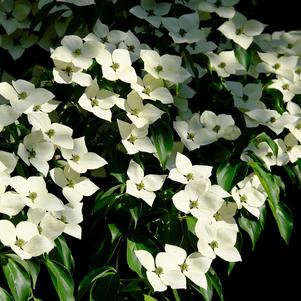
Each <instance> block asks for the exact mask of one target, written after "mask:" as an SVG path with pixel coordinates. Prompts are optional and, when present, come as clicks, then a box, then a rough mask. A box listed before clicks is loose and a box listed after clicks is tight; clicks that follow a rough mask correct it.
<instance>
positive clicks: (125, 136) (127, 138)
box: [117, 119, 156, 155]
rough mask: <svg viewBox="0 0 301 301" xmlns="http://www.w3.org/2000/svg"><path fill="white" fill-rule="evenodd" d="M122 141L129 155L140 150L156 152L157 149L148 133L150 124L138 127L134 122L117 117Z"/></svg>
mask: <svg viewBox="0 0 301 301" xmlns="http://www.w3.org/2000/svg"><path fill="white" fill-rule="evenodd" d="M117 125H118V129H119V133H120V136H121V138H122V140H121V142H122V144H123V146H124V147H125V149H126V151H127V153H128V154H129V155H133V154H136V153H138V152H146V153H154V152H156V149H155V147H154V145H153V144H152V142H151V140H150V138H149V137H148V136H147V134H148V125H145V126H144V127H142V128H137V127H136V126H135V125H134V124H130V123H127V122H125V121H122V120H119V119H117Z"/></svg>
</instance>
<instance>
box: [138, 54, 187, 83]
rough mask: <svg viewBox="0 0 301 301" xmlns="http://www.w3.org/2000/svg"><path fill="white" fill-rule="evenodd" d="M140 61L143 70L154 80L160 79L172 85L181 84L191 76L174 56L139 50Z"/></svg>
mask: <svg viewBox="0 0 301 301" xmlns="http://www.w3.org/2000/svg"><path fill="white" fill-rule="evenodd" d="M140 56H141V59H142V60H143V62H144V70H145V71H146V72H148V73H150V74H151V75H152V76H153V77H155V78H162V79H164V80H167V81H170V82H171V83H173V84H176V83H182V82H184V81H185V80H186V79H188V78H189V77H190V76H191V75H190V73H189V72H188V71H187V70H186V69H185V68H183V67H181V63H182V59H181V57H179V56H176V55H170V54H164V55H162V56H160V55H159V53H158V52H156V51H154V50H141V55H140Z"/></svg>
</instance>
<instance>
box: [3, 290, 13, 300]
mask: <svg viewBox="0 0 301 301" xmlns="http://www.w3.org/2000/svg"><path fill="white" fill-rule="evenodd" d="M0 300H1V301H14V300H13V298H12V297H11V296H10V295H9V293H8V292H7V291H6V290H5V289H4V288H2V287H0Z"/></svg>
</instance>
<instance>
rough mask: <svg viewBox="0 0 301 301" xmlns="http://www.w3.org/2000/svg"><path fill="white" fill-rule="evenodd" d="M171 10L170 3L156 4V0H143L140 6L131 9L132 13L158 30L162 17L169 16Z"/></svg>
mask: <svg viewBox="0 0 301 301" xmlns="http://www.w3.org/2000/svg"><path fill="white" fill-rule="evenodd" d="M170 8H171V4H170V3H166V2H160V3H156V1H155V0H141V3H140V5H136V6H134V7H132V8H131V9H130V13H132V14H133V15H134V16H136V17H137V18H139V19H143V20H145V21H147V22H149V23H150V24H152V25H153V26H154V27H156V28H158V27H159V26H160V24H161V16H164V15H167V14H168V12H169V10H170Z"/></svg>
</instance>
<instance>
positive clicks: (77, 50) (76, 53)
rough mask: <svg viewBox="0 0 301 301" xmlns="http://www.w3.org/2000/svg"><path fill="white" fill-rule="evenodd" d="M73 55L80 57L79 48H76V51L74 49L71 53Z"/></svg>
mask: <svg viewBox="0 0 301 301" xmlns="http://www.w3.org/2000/svg"><path fill="white" fill-rule="evenodd" d="M73 54H74V55H76V56H78V55H81V54H82V51H81V50H80V49H79V48H77V49H75V50H74V51H73Z"/></svg>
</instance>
